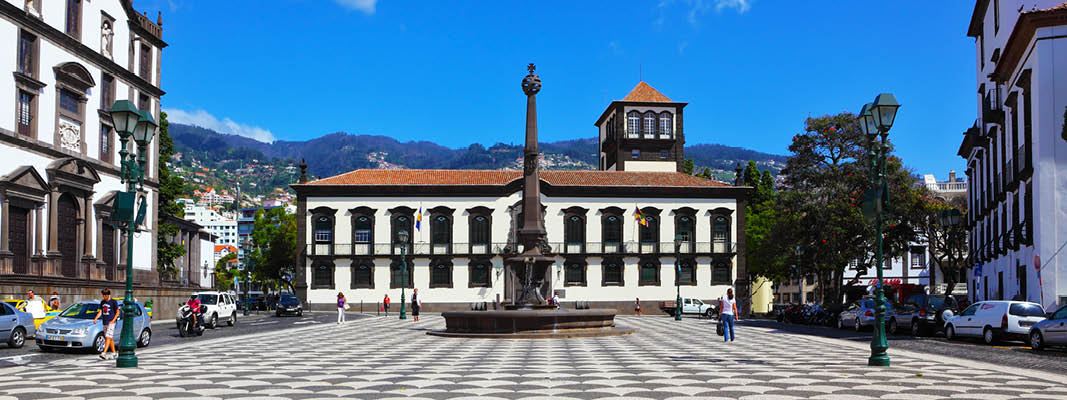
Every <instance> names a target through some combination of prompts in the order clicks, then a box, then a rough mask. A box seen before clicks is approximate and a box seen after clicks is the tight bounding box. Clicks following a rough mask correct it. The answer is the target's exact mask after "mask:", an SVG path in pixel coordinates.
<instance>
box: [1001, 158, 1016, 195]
mask: <svg viewBox="0 0 1067 400" xmlns="http://www.w3.org/2000/svg"><path fill="white" fill-rule="evenodd" d="M1018 188H1019V180H1018V179H1015V159H1011V160H1008V162H1006V163H1004V190H1005V191H1009V192H1010V191H1013V190H1015V189H1018Z"/></svg>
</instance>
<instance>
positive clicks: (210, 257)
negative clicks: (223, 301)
mask: <svg viewBox="0 0 1067 400" xmlns="http://www.w3.org/2000/svg"><path fill="white" fill-rule="evenodd" d="M211 239H212V235H200V247H199V249H200V287H202V288H211V287H215V261H217V260H216V259H215V252H214V251H213V249H214V246H215V244H214V243H212V242H211Z"/></svg>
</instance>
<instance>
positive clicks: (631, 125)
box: [595, 81, 687, 172]
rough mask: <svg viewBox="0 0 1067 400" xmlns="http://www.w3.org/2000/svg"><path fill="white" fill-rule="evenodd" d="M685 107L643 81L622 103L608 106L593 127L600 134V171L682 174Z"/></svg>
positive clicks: (615, 102)
mask: <svg viewBox="0 0 1067 400" xmlns="http://www.w3.org/2000/svg"><path fill="white" fill-rule="evenodd" d="M686 104H687V103H678V102H675V101H672V100H671V99H669V98H667V96H664V95H663V93H660V92H659V91H658V90H656V89H653V88H652V86H649V84H647V83H645V82H644V81H642V82H640V83H638V84H637V86H635V87H634V88H633V90H631V91H630V94H627V95H626V97H624V98H623V99H622V100H616V101H613V102H611V104H609V105H608V108H607V109H606V110H604V113H603V114H601V115H600V118H599V119H597V121H596V124H595V125H596V127H597V129H599V131H600V151H599V168H600V170H602V171H659V172H679V171H681V170H682V161H684V160H685V154H684V149H683V148H684V146H685V134H684V132H685V131H684V129H682V126H683V125H682V109H683V108H685V106H686Z"/></svg>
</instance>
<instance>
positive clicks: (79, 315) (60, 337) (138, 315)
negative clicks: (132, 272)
mask: <svg viewBox="0 0 1067 400" xmlns="http://www.w3.org/2000/svg"><path fill="white" fill-rule="evenodd" d="M121 303H122V301H121V300H119V304H120V307H121ZM134 304H135V305H136V306H137V307H136V308H134V311H133V321H132V323H133V332H134V335H137V336H136V337H137V347H145V346H148V344H149V343H150V342H151V341H152V323H151V319H150V318H149V317H148V311H147V310H145V308H144V305H143V304H141V303H134ZM99 310H100V302H99V301H95V300H93V301H80V302H77V303H74V304H71V305H70V306H68V307H67V308H66V309H64V310H63V312H61V313H59V315H58V316H56V317H55V318H52V319H50V320H48V321H45V322H44V323H43V324H41V329H39V330H38V332H39V333H38V334H37V337H36V339H37V347H40V348H41V351H45V352H48V351H53V350H55V349H81V350H90V351H93V352H96V353H102V352H104V329H105V328H107V326H105V325H104V324H103V323H102V322H101V321H97V322H96V323H93V318H95V317H96V314H97V312H98V311H99ZM122 314H123V312H122V310H121V309H120V310H119V319H118V320H117V321H115V340H116V341H117V340H118V339H119V334H120V332H122V325H123V324H124V323H126V322H127V321H125V320H124V319H123V317H122Z"/></svg>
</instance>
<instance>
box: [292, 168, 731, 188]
mask: <svg viewBox="0 0 1067 400" xmlns="http://www.w3.org/2000/svg"><path fill="white" fill-rule="evenodd" d="M521 178H522V172H521V171H516V170H445V169H357V170H355V171H351V172H347V173H344V174H341V175H337V176H332V177H329V178H323V179H319V180H317V181H312V182H308V183H307V184H308V185H356V186H361V185H434V186H454V185H489V186H502V185H506V184H508V183H510V182H512V181H515V180H517V179H521ZM541 180H543V181H544V182H545V183H548V184H549V185H552V186H634V187H722V186H730V185H728V184H725V183H722V182H718V181H714V180H710V179H703V178H698V177H695V176H690V175H686V174H682V173H678V172H633V171H575V170H566V171H562V170H557V171H541Z"/></svg>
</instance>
